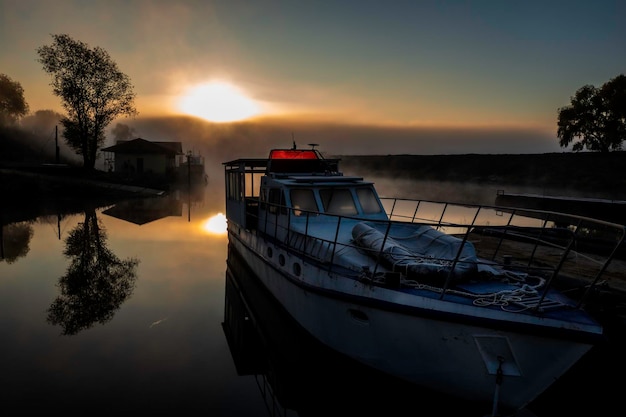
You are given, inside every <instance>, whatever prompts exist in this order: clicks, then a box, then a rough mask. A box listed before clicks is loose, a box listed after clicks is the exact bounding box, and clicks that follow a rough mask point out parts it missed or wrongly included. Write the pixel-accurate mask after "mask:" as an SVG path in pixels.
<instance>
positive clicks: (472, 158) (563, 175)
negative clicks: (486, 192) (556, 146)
mask: <svg viewBox="0 0 626 417" xmlns="http://www.w3.org/2000/svg"><path fill="white" fill-rule="evenodd" d="M338 158H340V159H341V162H340V167H341V168H342V170H343V171H351V172H355V173H359V174H361V173H363V174H366V175H367V176H372V175H375V176H378V175H379V176H386V177H391V178H406V179H412V180H429V181H448V182H461V183H465V182H471V183H478V184H485V185H488V184H511V185H515V186H533V187H546V188H560V189H563V190H573V191H576V192H588V193H590V194H591V193H592V194H594V195H603V196H604V197H605V198H609V199H614V200H626V169H625V167H626V152H623V151H621V152H610V153H606V154H603V153H597V152H593V153H592V152H580V153H547V154H502V155H498V154H462V155H341V156H338Z"/></svg>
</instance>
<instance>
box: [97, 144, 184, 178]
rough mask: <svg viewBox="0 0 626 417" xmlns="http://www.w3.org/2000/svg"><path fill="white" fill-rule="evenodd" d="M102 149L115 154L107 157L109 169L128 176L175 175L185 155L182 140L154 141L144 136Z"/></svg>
mask: <svg viewBox="0 0 626 417" xmlns="http://www.w3.org/2000/svg"><path fill="white" fill-rule="evenodd" d="M102 151H103V152H106V153H111V154H113V155H114V156H113V157H112V158H111V157H107V158H106V160H107V161H109V162H108V163H109V166H108V169H109V171H114V172H116V173H119V174H125V175H128V176H141V175H144V174H152V175H158V176H165V177H169V176H171V175H175V174H176V172H177V170H178V166H179V162H180V159H181V158H183V157H184V154H183V147H182V144H181V143H180V142H152V141H148V140H145V139H142V138H137V139H133V140H128V141H122V140H120V141H117V143H116V144H115V145H113V146H109V147H108V148H103V149H102Z"/></svg>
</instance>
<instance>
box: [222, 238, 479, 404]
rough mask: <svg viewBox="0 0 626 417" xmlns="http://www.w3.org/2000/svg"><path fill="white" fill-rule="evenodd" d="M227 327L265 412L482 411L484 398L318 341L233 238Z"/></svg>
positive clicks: (237, 357)
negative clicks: (405, 375)
mask: <svg viewBox="0 0 626 417" xmlns="http://www.w3.org/2000/svg"><path fill="white" fill-rule="evenodd" d="M225 285H226V288H225V296H226V299H225V310H224V322H223V324H222V327H223V330H224V334H225V336H226V339H227V341H228V345H229V348H230V351H231V355H232V357H233V360H234V362H235V366H236V369H237V373H238V375H240V376H244V375H250V376H254V377H255V379H256V381H257V384H258V386H259V390H260V393H261V395H262V396H263V398H264V400H265V403H266V405H267V410H268V415H271V416H274V415H280V416H288V415H294V416H295V415H299V416H327V415H358V414H361V413H365V414H367V415H372V414H375V413H380V414H381V415H394V416H404V415H406V416H408V415H411V416H414V415H416V410H418V409H420V410H425V409H433V408H436V409H437V410H438V413H439V412H441V413H444V414H445V413H462V415H464V416H472V415H476V416H484V415H485V414H487V413H488V412H489V411H490V410H485V409H484V405H483V406H479V405H477V404H472V403H468V402H465V401H461V400H458V399H456V398H451V397H446V396H443V395H441V394H438V393H434V392H431V391H430V390H428V389H427V388H425V387H417V386H415V385H412V384H409V383H406V382H404V381H399V380H397V379H393V378H391V377H389V376H387V375H384V374H381V373H379V372H377V371H375V370H372V369H370V368H366V367H365V366H363V365H361V364H358V363H356V362H354V361H352V360H350V359H348V358H346V357H345V356H342V355H340V354H339V353H337V352H335V351H332V350H330V349H329V348H327V347H325V346H323V345H321V344H320V343H319V342H318V341H317V340H316V339H314V338H313V337H311V336H310V335H309V334H308V333H306V332H305V331H304V329H302V328H301V327H299V326H298V324H297V323H295V321H293V319H292V318H291V317H290V316H289V315H288V314H287V313H286V312H285V311H284V310H283V309H282V307H281V306H280V305H279V304H278V303H277V302H276V301H275V300H274V299H273V298H272V297H271V295H270V294H269V293H268V292H267V290H266V289H265V288H264V287H262V285H261V283H260V282H259V281H258V278H257V277H256V276H255V275H254V272H253V271H251V270H250V269H249V268H247V267H246V266H245V263H244V262H243V261H242V260H241V255H240V254H239V253H238V252H237V251H236V250H235V249H233V248H232V247H230V245H229V250H228V259H227V270H226V284H225Z"/></svg>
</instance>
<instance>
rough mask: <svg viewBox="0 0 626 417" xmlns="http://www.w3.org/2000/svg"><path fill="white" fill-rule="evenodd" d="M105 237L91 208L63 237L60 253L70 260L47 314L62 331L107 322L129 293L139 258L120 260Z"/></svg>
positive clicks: (76, 330) (80, 328)
mask: <svg viewBox="0 0 626 417" xmlns="http://www.w3.org/2000/svg"><path fill="white" fill-rule="evenodd" d="M106 239H107V236H106V230H105V229H104V228H103V227H102V226H101V225H100V221H99V219H98V217H97V216H96V212H95V210H94V209H92V210H87V211H85V222H84V223H80V224H78V226H76V228H75V229H73V230H72V231H70V232H69V235H68V237H67V238H66V239H65V250H64V251H63V254H64V255H65V256H66V257H67V258H69V259H70V260H71V263H70V265H69V267H68V268H67V273H66V274H65V275H64V276H62V277H61V278H60V279H59V284H58V286H59V288H60V289H61V295H60V296H59V297H57V298H56V299H55V300H54V302H53V303H52V305H51V306H50V308H49V309H48V318H47V320H48V322H49V323H50V324H54V325H57V324H58V325H61V326H62V327H63V334H64V335H73V334H76V333H78V332H79V331H81V330H84V329H88V328H89V327H91V326H92V325H93V324H94V323H96V322H98V323H100V324H104V323H106V322H108V321H109V320H111V318H113V315H114V313H115V310H117V309H118V308H119V307H120V305H121V304H122V303H123V302H124V300H126V299H127V298H128V297H129V296H130V295H131V294H132V291H133V289H134V287H135V281H136V278H137V271H136V270H137V265H138V264H139V260H137V259H134V258H128V259H126V260H120V259H119V258H118V257H117V256H116V255H115V254H114V253H113V252H111V251H110V250H109V249H108V248H107V247H106Z"/></svg>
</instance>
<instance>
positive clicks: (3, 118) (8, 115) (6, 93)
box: [0, 74, 29, 125]
mask: <svg viewBox="0 0 626 417" xmlns="http://www.w3.org/2000/svg"><path fill="white" fill-rule="evenodd" d="M28 110H29V109H28V104H27V103H26V100H25V99H24V89H23V88H22V85H21V84H20V83H19V82H17V81H13V80H12V79H11V78H10V77H9V76H8V75H6V74H0V125H6V124H9V123H15V122H16V121H17V120H18V119H19V118H20V117H23V116H25V115H26V114H28Z"/></svg>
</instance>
